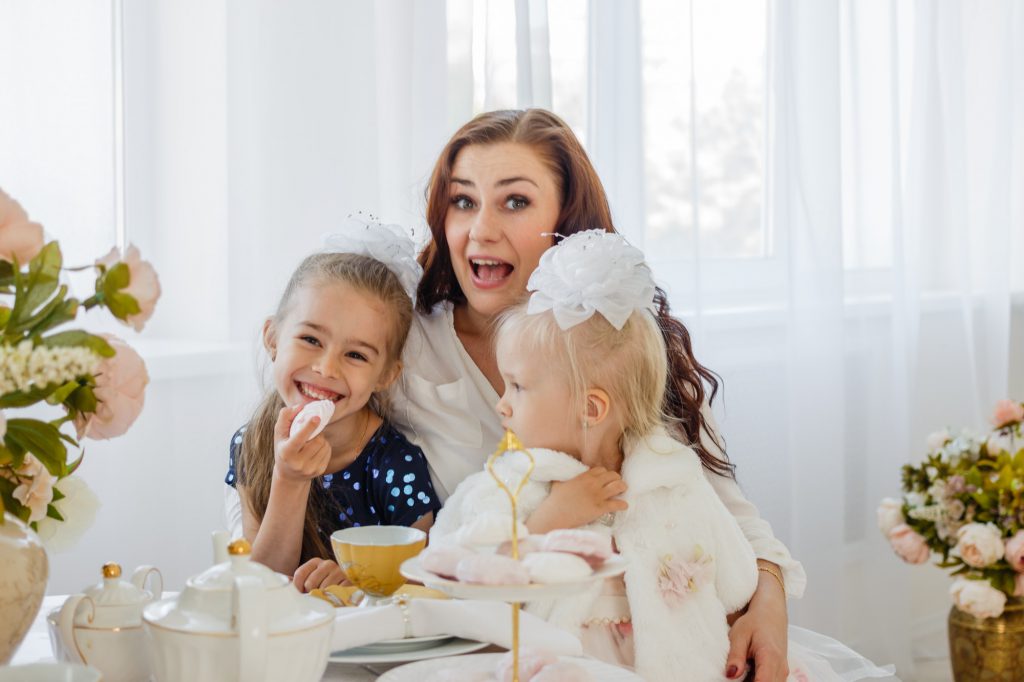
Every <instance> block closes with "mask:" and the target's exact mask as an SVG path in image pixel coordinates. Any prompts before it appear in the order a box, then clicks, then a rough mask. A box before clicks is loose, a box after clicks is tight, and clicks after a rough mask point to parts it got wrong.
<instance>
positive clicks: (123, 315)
mask: <svg viewBox="0 0 1024 682" xmlns="http://www.w3.org/2000/svg"><path fill="white" fill-rule="evenodd" d="M105 299H106V304H107V309H108V310H110V314H111V315H113V316H114V317H116V318H117V319H119V320H127V319H128V317H129V316H130V315H137V314H138V313H139V311H140V310H141V308H139V303H138V301H136V300H135V298H134V297H133V296H130V295H129V294H125V293H121V292H115V293H112V294H106V296H105Z"/></svg>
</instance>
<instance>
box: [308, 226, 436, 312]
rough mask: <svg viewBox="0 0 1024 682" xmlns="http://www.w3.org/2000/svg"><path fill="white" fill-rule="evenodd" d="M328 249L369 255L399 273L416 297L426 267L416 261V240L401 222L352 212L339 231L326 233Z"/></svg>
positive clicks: (326, 250)
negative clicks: (390, 222) (385, 221)
mask: <svg viewBox="0 0 1024 682" xmlns="http://www.w3.org/2000/svg"><path fill="white" fill-rule="evenodd" d="M322 251H323V252H324V253H354V254H357V255H360V256H369V257H370V258H374V259H376V260H379V261H380V262H381V263H383V264H384V265H386V266H387V267H388V268H389V269H390V270H391V272H393V273H395V276H396V277H398V281H399V282H401V284H402V288H403V289H405V293H407V294H409V298H411V299H412V300H413V302H415V301H416V287H417V285H419V283H420V277H421V276H422V275H423V268H422V267H420V264H419V263H418V262H416V244H415V243H414V242H413V240H412V237H411V236H409V234H408V233H407V232H406V231H405V230H404V229H403V228H402V227H401V226H400V225H386V224H384V223H381V222H380V221H379V220H377V219H376V218H374V217H373V216H368V217H363V214H362V213H358V214H356V215H354V216H353V215H350V216H349V217H347V218H345V220H344V221H342V223H341V225H340V226H339V227H338V229H337V230H336V231H335V232H331V233H329V234H325V235H324V246H323V249H322Z"/></svg>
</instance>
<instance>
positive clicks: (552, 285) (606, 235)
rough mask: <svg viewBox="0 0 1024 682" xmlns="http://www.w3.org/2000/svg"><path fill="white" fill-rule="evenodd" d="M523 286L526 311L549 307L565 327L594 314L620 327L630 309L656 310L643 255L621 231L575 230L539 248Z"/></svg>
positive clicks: (629, 313)
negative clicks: (527, 292) (537, 260)
mask: <svg viewBox="0 0 1024 682" xmlns="http://www.w3.org/2000/svg"><path fill="white" fill-rule="evenodd" d="M526 288H527V289H529V290H530V291H532V292H533V293H532V294H531V295H530V302H529V303H528V304H527V307H526V312H527V313H529V314H534V313H540V312H544V311H545V310H550V311H551V312H552V313H554V315H555V320H556V321H557V322H558V326H559V327H561V328H562V329H569V328H570V327H573V326H575V325H577V324H579V323H580V322H583V321H584V320H587V319H589V318H590V317H591V316H592V315H593V314H594V313H600V314H601V315H603V316H604V318H605V319H606V320H608V322H610V323H611V324H612V326H613V327H615V328H616V329H622V327H623V325H625V324H626V320H628V319H629V316H630V315H632V314H633V311H635V310H650V311H651V312H656V308H655V305H654V279H653V277H652V276H651V270H650V268H648V267H647V264H646V263H644V254H643V253H642V252H641V251H640V249H638V248H636V247H635V246H632V245H630V243H629V242H627V241H626V240H625V239H623V237H622V235H619V234H615V233H613V232H605V231H603V230H587V231H586V232H577V233H576V234H573V235H570V236H568V237H566V238H565V239H563V240H562V241H561V242H559V243H558V244H556V245H555V246H552V247H551V248H550V249H548V250H547V251H545V252H544V255H542V256H541V258H540V263H539V264H538V265H537V269H536V270H534V271H533V274H532V275H530V281H529V282H528V283H527V285H526Z"/></svg>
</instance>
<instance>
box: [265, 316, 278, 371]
mask: <svg viewBox="0 0 1024 682" xmlns="http://www.w3.org/2000/svg"><path fill="white" fill-rule="evenodd" d="M263 347H264V348H266V349H267V353H269V354H270V360H271V362H273V361H274V360H276V359H277V330H276V329H274V323H273V320H271V319H270V318H269V317H268V318H267V319H266V320H264V322H263Z"/></svg>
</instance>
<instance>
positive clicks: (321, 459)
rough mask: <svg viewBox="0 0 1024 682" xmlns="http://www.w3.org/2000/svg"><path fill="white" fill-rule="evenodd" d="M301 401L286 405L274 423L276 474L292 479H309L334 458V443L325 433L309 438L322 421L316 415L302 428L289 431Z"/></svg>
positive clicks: (319, 474) (281, 477) (305, 481)
mask: <svg viewBox="0 0 1024 682" xmlns="http://www.w3.org/2000/svg"><path fill="white" fill-rule="evenodd" d="M302 408H303V406H302V405H296V406H295V407H285V408H284V409H282V410H281V412H280V413H279V414H278V416H277V424H276V425H275V427H274V478H276V479H278V480H284V481H289V482H292V483H308V482H309V481H310V480H312V479H314V478H316V477H317V476H322V475H323V474H324V472H326V471H327V464H328V463H329V462H330V461H331V446H330V444H329V443H328V442H327V439H326V438H324V437H323V436H322V435H320V436H317V437H316V438H313V439H312V440H308V441H307V439H308V438H309V436H310V434H312V433H313V432H314V431H315V430H316V428H317V426H318V425H319V423H320V418H319V417H313V418H312V419H310V420H309V421H308V422H306V423H305V424H304V425H303V427H302V428H301V429H299V430H298V431H296V432H295V433H294V434H292V435H289V434H290V432H291V428H292V422H293V421H294V420H295V417H296V416H297V415H298V414H299V412H301V411H302Z"/></svg>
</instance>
